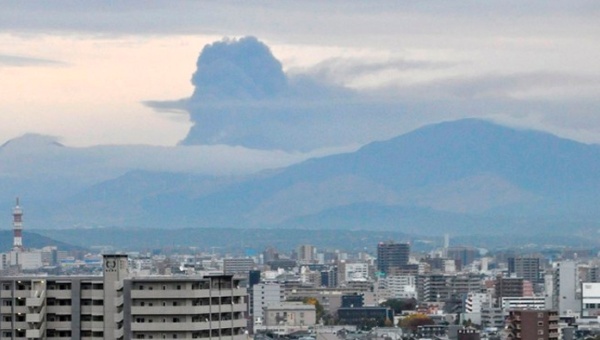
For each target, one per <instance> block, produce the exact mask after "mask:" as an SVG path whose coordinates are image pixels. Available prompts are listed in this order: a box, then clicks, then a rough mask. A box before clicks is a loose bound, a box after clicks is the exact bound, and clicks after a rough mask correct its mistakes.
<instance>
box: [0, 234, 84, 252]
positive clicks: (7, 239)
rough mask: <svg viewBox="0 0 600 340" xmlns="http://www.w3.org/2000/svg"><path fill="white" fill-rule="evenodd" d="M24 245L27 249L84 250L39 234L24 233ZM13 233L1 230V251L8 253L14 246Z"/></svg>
mask: <svg viewBox="0 0 600 340" xmlns="http://www.w3.org/2000/svg"><path fill="white" fill-rule="evenodd" d="M23 241H24V245H25V247H27V248H32V249H41V248H43V247H48V246H56V247H58V249H60V250H65V251H70V250H84V248H82V247H79V246H74V245H72V244H68V243H65V242H61V241H57V240H55V239H52V238H50V237H47V236H43V235H40V234H38V233H32V232H23ZM12 242H13V232H12V230H0V249H2V250H0V251H2V252H4V251H8V250H10V249H12V246H13V243H12Z"/></svg>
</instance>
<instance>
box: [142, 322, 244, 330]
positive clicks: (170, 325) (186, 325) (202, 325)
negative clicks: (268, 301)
mask: <svg viewBox="0 0 600 340" xmlns="http://www.w3.org/2000/svg"><path fill="white" fill-rule="evenodd" d="M246 326H247V321H246V319H237V320H225V321H208V322H207V321H203V322H132V323H131V330H132V331H134V332H144V331H146V332H160V331H162V332H193V331H202V330H210V329H224V328H243V327H246Z"/></svg>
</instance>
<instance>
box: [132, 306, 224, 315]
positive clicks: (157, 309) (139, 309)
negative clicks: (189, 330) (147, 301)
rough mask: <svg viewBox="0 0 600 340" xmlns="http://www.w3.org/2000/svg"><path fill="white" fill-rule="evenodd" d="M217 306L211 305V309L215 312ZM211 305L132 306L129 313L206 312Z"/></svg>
mask: <svg viewBox="0 0 600 340" xmlns="http://www.w3.org/2000/svg"><path fill="white" fill-rule="evenodd" d="M218 310H219V309H218V306H212V311H213V312H217V311H218ZM210 312H211V306H208V305H206V306H165V307H163V306H151V307H150V306H134V307H131V315H182V314H208V313H210Z"/></svg>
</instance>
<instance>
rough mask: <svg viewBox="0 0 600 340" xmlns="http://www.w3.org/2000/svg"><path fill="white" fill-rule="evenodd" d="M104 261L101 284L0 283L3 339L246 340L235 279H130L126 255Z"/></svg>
mask: <svg viewBox="0 0 600 340" xmlns="http://www.w3.org/2000/svg"><path fill="white" fill-rule="evenodd" d="M103 261H104V264H103V268H104V274H103V276H90V277H70V276H65V277H60V276H58V277H4V278H1V279H0V338H2V339H151V338H154V339H159V338H169V339H173V338H181V339H202V338H211V337H213V338H214V337H219V338H222V339H223V338H226V339H232V340H242V339H245V334H244V333H245V330H246V318H245V312H246V303H245V301H244V299H245V296H246V290H245V289H241V288H239V287H237V284H238V282H237V280H236V279H234V278H233V276H231V275H218V276H210V277H203V278H194V277H172V276H167V277H129V275H128V270H127V267H128V261H127V256H126V255H105V256H104V259H103Z"/></svg>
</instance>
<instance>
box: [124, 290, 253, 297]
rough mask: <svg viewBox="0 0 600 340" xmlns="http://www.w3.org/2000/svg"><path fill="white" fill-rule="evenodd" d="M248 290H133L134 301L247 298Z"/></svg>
mask: <svg viewBox="0 0 600 340" xmlns="http://www.w3.org/2000/svg"><path fill="white" fill-rule="evenodd" d="M245 295H246V289H243V288H236V289H223V290H132V291H131V298H132V299H191V298H207V297H230V296H245Z"/></svg>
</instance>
